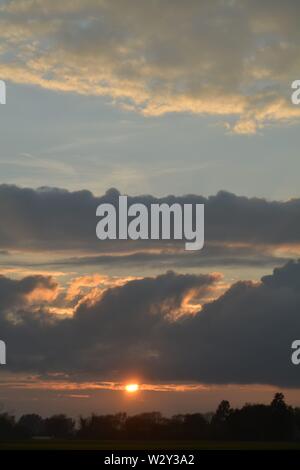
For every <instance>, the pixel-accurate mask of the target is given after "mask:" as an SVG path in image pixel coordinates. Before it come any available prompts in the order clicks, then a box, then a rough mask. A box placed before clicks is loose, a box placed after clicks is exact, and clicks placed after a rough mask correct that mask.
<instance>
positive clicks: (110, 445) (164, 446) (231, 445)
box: [0, 440, 300, 450]
mask: <svg viewBox="0 0 300 470" xmlns="http://www.w3.org/2000/svg"><path fill="white" fill-rule="evenodd" d="M26 449H28V450H148V449H149V450H172V449H177V450H188V449H190V450H191V449H193V450H195V449H199V450H224V449H225V450H226V449H228V450H291V449H295V450H300V442H234V441H220V442H219V441H157V442H156V441H85V440H65V441H63V440H49V441H37V440H32V441H19V442H6V443H3V442H2V443H1V444H0V450H26Z"/></svg>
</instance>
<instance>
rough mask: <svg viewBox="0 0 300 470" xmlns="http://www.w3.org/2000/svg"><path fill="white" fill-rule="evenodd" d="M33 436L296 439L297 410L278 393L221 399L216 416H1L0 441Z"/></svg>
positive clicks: (299, 421) (299, 410)
mask: <svg viewBox="0 0 300 470" xmlns="http://www.w3.org/2000/svg"><path fill="white" fill-rule="evenodd" d="M32 438H53V439H102V440H110V439H118V440H120V439H135V440H138V439H143V440H160V439H168V440H176V439H181V440H184V439H188V440H191V439H195V440H197V439H199V440H200V439H201V440H210V439H211V440H213V439H215V440H245V441H246V440H248V441H250V440H251V441H292V440H300V408H293V407H291V406H288V405H287V404H286V403H285V400H284V395H283V394H281V393H276V394H275V396H274V399H273V400H272V402H271V403H270V404H269V405H264V404H245V405H244V406H243V407H242V408H231V406H230V403H229V402H228V401H225V400H224V401H222V402H221V403H220V404H219V406H218V408H217V410H216V411H215V413H211V414H206V415H203V414H201V413H192V414H179V415H175V416H172V417H171V418H166V417H164V416H163V415H162V414H161V413H159V412H151V413H141V414H138V415H135V416H128V415H127V414H126V413H117V414H107V415H97V414H92V415H91V416H89V417H80V418H79V420H78V421H77V422H76V421H75V420H74V419H73V418H70V417H68V416H66V415H65V414H58V415H54V416H51V417H48V418H42V417H41V416H39V415H38V414H25V415H23V416H21V417H20V418H19V419H18V420H16V418H15V417H14V416H13V415H11V414H9V413H1V414H0V440H10V439H14V440H16V439H32Z"/></svg>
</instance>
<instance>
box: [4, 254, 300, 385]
mask: <svg viewBox="0 0 300 470" xmlns="http://www.w3.org/2000/svg"><path fill="white" fill-rule="evenodd" d="M299 279H300V262H296V261H294V262H289V263H287V264H286V265H285V266H284V267H282V268H277V269H275V270H274V272H273V274H271V275H268V276H265V277H263V278H262V279H261V282H256V283H254V282H251V281H247V282H246V281H243V282H237V283H236V284H234V285H232V286H231V287H230V288H229V289H227V290H226V292H225V293H224V294H222V295H221V296H219V297H218V298H217V299H216V300H213V301H210V302H209V301H207V300H205V299H206V297H207V296H208V295H210V293H211V292H212V291H213V290H214V289H215V288H217V283H218V281H219V277H218V276H216V275H198V276H196V275H182V274H176V273H174V272H168V273H166V274H164V275H160V276H157V277H148V278H144V279H137V280H132V281H129V282H127V283H126V284H124V285H122V286H118V287H112V288H109V289H107V290H106V291H105V292H104V293H103V295H102V296H101V298H99V299H98V300H97V301H96V302H92V303H91V302H89V301H86V302H84V301H83V302H81V303H80V304H79V306H78V307H77V308H76V309H75V311H74V315H73V317H70V318H63V319H56V320H53V319H51V321H49V320H48V321H47V315H46V314H45V313H43V311H42V309H41V310H40V312H39V313H38V314H37V312H35V313H34V314H30V310H28V309H27V312H26V315H25V314H24V313H22V312H23V310H24V309H21V310H20V312H21V313H20V315H21V319H22V321H17V319H18V315H17V314H15V318H16V320H15V321H13V322H12V321H11V320H10V319H9V318H7V317H6V316H3V314H2V313H1V317H0V326H1V333H2V335H4V339H5V340H6V341H7V345H8V353H9V361H8V368H9V369H10V370H12V371H19V372H21V371H27V372H29V371H30V372H34V373H39V374H41V375H43V374H51V373H62V374H66V375H68V377H70V378H71V379H72V380H83V379H84V380H88V379H90V380H109V381H110V380H112V381H122V380H126V378H128V377H129V376H133V374H134V376H137V377H140V378H141V381H143V380H145V381H148V380H149V381H153V382H155V383H157V382H170V383H174V382H182V383H191V382H195V383H207V384H229V383H231V384H237V383H239V384H269V385H276V386H285V387H299V386H300V382H299V373H298V369H297V368H296V367H295V366H293V365H292V363H291V359H290V354H291V343H292V341H293V340H294V339H295V337H296V336H297V331H299V329H300V315H299V311H300V291H299V282H300V281H299ZM187 299H189V302H191V301H193V302H196V303H197V302H198V303H200V304H202V307H201V308H200V310H198V311H196V312H191V311H189V310H188V308H187V310H186V311H185V312H184V311H183V310H184V307H185V306H186V301H187ZM178 313H179V315H178Z"/></svg>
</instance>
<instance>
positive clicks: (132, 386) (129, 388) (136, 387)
mask: <svg viewBox="0 0 300 470" xmlns="http://www.w3.org/2000/svg"><path fill="white" fill-rule="evenodd" d="M139 389H140V387H139V384H127V385H125V390H126V392H128V393H135V392H138V391H139Z"/></svg>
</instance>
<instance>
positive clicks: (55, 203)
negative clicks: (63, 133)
mask: <svg viewBox="0 0 300 470" xmlns="http://www.w3.org/2000/svg"><path fill="white" fill-rule="evenodd" d="M118 196H119V193H118V191H117V190H114V189H111V190H109V191H107V192H106V194H105V195H103V196H100V197H96V196H94V195H93V194H92V193H91V192H89V191H84V190H83V191H75V192H69V191H66V190H62V189H56V188H40V189H38V190H33V189H28V188H19V187H17V186H10V185H0V218H1V220H5V223H4V224H2V225H1V228H0V250H2V251H3V250H10V252H12V251H14V250H18V251H20V252H21V251H23V252H32V251H35V252H40V253H44V252H50V251H51V260H50V261H49V260H48V261H47V262H48V264H49V265H51V264H53V265H60V266H61V265H80V264H81V265H88V264H91V265H93V264H95V265H96V264H99V265H101V264H102V265H105V264H108V263H109V264H111V265H113V264H116V263H120V264H123V265H124V266H125V265H134V264H135V265H140V264H141V263H145V262H147V263H162V262H164V263H166V265H167V266H169V267H173V266H176V263H178V264H179V265H180V266H182V267H184V266H198V265H199V264H200V263H203V265H205V266H211V265H216V264H218V263H220V265H222V264H223V265H242V264H244V265H253V266H255V265H256V266H261V265H262V264H263V263H266V264H269V265H274V260H275V262H276V259H277V263H278V262H282V260H283V259H286V258H287V257H288V258H292V257H295V256H297V253H299V241H300V199H292V200H289V201H267V200H265V199H259V198H247V197H241V196H237V195H234V194H231V193H228V192H224V191H221V192H219V193H218V194H217V195H215V196H210V197H208V198H205V197H203V196H197V195H186V196H181V197H180V196H178V197H175V196H166V197H162V198H155V197H153V196H147V195H145V196H143V195H142V196H134V197H129V199H128V202H129V204H132V203H143V204H145V205H146V206H149V205H150V204H151V203H167V204H173V203H179V204H195V203H199V204H204V205H205V244H204V249H203V250H201V251H199V253H196V254H193V256H191V255H190V254H189V253H187V252H185V251H184V247H183V243H182V241H178V240H170V241H159V240H157V241H151V240H137V241H131V240H125V241H122V240H121V241H118V240H113V241H100V240H98V239H97V237H96V224H97V221H98V219H97V217H96V208H97V206H98V205H99V204H101V203H112V204H115V205H116V204H117V203H118ZM53 251H56V252H59V253H60V256H59V257H58V259H57V260H55V259H53ZM62 255H63V257H62ZM116 255H117V256H116ZM1 262H2V265H4V264H5V265H7V263H9V265H10V267H11V266H13V264H14V257H13V255H12V254H11V256H10V257H8V258H5V257H4V258H3V260H2V261H1ZM28 263H29V264H30V263H31V264H34V263H36V265H38V264H39V263H40V264H41V261H40V259H39V258H38V257H35V260H34V261H32V260H31V259H30V260H28V258H27V264H28Z"/></svg>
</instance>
